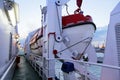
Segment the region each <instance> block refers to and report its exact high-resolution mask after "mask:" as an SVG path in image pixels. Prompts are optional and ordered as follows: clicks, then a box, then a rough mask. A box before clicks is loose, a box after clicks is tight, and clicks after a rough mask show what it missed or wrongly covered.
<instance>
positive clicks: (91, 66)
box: [30, 55, 120, 80]
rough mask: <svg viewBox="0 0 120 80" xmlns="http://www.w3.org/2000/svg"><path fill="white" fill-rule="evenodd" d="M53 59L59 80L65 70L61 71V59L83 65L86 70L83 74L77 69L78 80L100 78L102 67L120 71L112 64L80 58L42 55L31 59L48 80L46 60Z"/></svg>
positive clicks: (44, 78) (62, 79)
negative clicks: (80, 59)
mask: <svg viewBox="0 0 120 80" xmlns="http://www.w3.org/2000/svg"><path fill="white" fill-rule="evenodd" d="M49 60H53V61H55V62H56V63H55V70H56V77H57V78H59V80H64V78H63V72H62V71H61V66H62V63H61V62H60V60H64V61H69V62H73V63H74V64H79V67H82V68H83V69H85V70H84V74H82V73H81V72H80V71H79V70H77V69H76V71H75V75H76V80H100V78H101V71H102V68H109V69H115V70H119V71H120V67H117V66H112V65H106V64H100V63H93V62H84V61H78V60H72V59H60V58H57V59H45V58H43V57H41V56H37V55H36V56H35V57H34V60H32V61H30V62H31V65H32V66H33V68H34V69H35V70H36V71H37V72H38V74H39V75H40V76H41V77H42V79H43V80H46V77H45V74H44V71H45V70H47V69H45V67H44V65H45V63H44V62H46V61H49Z"/></svg>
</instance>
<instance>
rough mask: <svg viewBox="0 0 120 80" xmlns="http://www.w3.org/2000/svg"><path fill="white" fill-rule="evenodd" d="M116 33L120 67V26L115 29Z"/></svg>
mask: <svg viewBox="0 0 120 80" xmlns="http://www.w3.org/2000/svg"><path fill="white" fill-rule="evenodd" d="M115 33H116V43H117V53H118V64H119V67H120V25H117V26H116V27H115Z"/></svg>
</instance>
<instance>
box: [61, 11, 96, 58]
mask: <svg viewBox="0 0 120 80" xmlns="http://www.w3.org/2000/svg"><path fill="white" fill-rule="evenodd" d="M62 25H63V41H64V44H66V46H67V47H70V46H71V45H75V46H72V47H70V48H69V49H70V50H71V51H75V50H76V51H77V52H78V53H83V52H84V50H85V49H87V47H88V46H89V44H90V43H91V40H92V37H93V34H94V32H95V30H96V26H95V24H94V23H93V21H92V18H91V16H89V15H87V16H84V15H83V14H82V13H79V14H73V15H68V16H63V17H62ZM77 56H78V55H77Z"/></svg>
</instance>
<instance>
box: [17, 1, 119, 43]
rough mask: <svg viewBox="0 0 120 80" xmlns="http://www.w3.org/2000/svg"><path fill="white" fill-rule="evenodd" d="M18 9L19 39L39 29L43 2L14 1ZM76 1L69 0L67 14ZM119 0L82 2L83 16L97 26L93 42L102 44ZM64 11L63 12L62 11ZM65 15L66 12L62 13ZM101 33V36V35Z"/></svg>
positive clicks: (70, 11)
mask: <svg viewBox="0 0 120 80" xmlns="http://www.w3.org/2000/svg"><path fill="white" fill-rule="evenodd" d="M15 1H16V2H17V3H18V4H19V8H20V22H19V25H18V29H19V30H18V31H19V34H20V37H21V38H26V36H27V35H28V33H29V32H31V31H33V30H35V29H38V28H40V27H41V10H40V5H41V6H42V7H43V6H44V5H45V4H46V2H45V0H15ZM75 1H76V0H70V1H69V3H68V7H69V8H68V12H69V13H70V14H72V13H73V12H74V10H75V9H76V2H75ZM118 2H119V0H83V3H82V7H81V8H82V11H83V12H84V15H91V16H92V18H93V21H94V23H95V24H96V26H97V31H96V33H95V36H94V37H96V38H95V39H94V40H95V41H101V40H102V42H104V41H105V38H106V36H104V34H106V31H107V25H108V24H109V19H110V12H111V11H112V10H113V9H114V7H115V6H116V5H117V4H118ZM63 9H65V7H63ZM63 11H64V10H63ZM63 15H66V12H65V11H64V12H63ZM101 33H102V34H101Z"/></svg>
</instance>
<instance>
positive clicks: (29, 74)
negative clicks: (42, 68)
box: [13, 56, 42, 80]
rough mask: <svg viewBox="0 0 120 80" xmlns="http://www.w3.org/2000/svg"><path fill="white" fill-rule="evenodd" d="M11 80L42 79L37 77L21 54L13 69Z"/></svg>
mask: <svg viewBox="0 0 120 80" xmlns="http://www.w3.org/2000/svg"><path fill="white" fill-rule="evenodd" d="M13 80H42V79H41V78H40V77H39V75H38V74H37V72H35V71H34V69H33V68H32V66H31V65H30V64H29V63H28V61H27V60H26V59H25V58H24V56H21V57H20V63H19V64H18V66H17V68H16V70H15V74H14V76H13Z"/></svg>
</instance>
